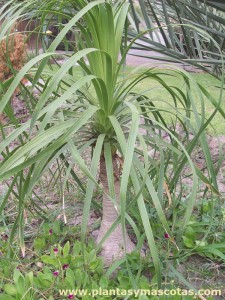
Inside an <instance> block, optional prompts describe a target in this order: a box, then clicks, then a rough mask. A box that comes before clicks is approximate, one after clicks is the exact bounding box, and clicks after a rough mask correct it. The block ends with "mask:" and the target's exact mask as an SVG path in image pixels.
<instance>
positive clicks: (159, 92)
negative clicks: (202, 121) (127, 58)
mask: <svg viewBox="0 0 225 300" xmlns="http://www.w3.org/2000/svg"><path fill="white" fill-rule="evenodd" d="M130 71H131V70H130V68H128V73H129V72H130ZM126 72H127V71H126ZM162 72H167V73H168V74H171V75H172V74H173V72H172V71H168V70H162ZM161 76H162V79H163V80H165V81H166V82H167V84H168V85H169V86H176V87H178V88H180V89H182V90H183V91H184V89H183V86H184V80H183V79H182V77H178V76H176V77H174V76H168V75H161ZM191 76H192V77H193V79H195V80H196V82H197V83H199V84H201V85H202V86H203V87H204V88H205V89H206V90H207V91H208V92H209V93H210V94H211V95H212V96H213V97H214V98H215V99H216V100H217V101H219V96H220V85H221V83H220V81H219V80H218V79H216V78H215V77H213V76H211V75H210V74H205V73H200V74H198V73H191ZM193 89H194V87H192V92H193V95H194V96H195V97H196V107H197V109H198V111H199V112H200V111H201V103H200V100H199V99H198V97H197V93H195V91H193ZM146 90H150V91H149V92H147V93H146V95H147V96H148V97H150V98H151V99H152V100H153V101H154V103H155V105H158V106H159V107H161V108H162V109H167V110H169V111H170V110H171V108H170V107H169V104H170V103H171V104H172V98H171V96H170V95H169V94H168V92H167V91H166V90H165V89H164V88H163V87H161V86H160V85H159V84H158V83H157V82H156V81H154V80H151V79H145V80H144V81H142V82H140V83H139V84H138V85H137V86H136V88H135V92H137V93H143V92H144V91H146ZM224 98H225V96H224ZM170 100H171V101H170ZM224 100H225V99H223V102H222V104H221V105H222V108H223V110H225V101H224ZM204 104H205V110H206V118H208V117H210V115H211V114H212V112H213V111H214V109H215V108H214V106H213V105H212V104H211V103H210V101H209V100H207V99H206V97H204ZM164 116H165V119H166V121H168V122H169V123H170V122H171V115H169V114H165V115H164ZM194 121H195V120H194V119H192V122H193V123H194ZM210 125H211V126H210V127H208V128H207V133H209V134H213V135H223V134H224V133H225V132H224V119H223V117H222V116H221V115H220V114H219V113H217V114H216V116H215V117H214V119H213V120H212V122H211V124H210Z"/></svg>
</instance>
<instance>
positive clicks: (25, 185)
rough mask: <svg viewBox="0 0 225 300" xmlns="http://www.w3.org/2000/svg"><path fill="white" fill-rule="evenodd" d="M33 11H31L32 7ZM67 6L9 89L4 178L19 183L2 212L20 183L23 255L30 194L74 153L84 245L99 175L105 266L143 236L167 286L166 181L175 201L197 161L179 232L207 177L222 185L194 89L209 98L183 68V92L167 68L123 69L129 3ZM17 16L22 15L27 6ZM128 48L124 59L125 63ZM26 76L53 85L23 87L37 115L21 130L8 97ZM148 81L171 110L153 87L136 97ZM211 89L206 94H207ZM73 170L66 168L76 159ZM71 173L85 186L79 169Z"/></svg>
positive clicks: (0, 170) (43, 12)
mask: <svg viewBox="0 0 225 300" xmlns="http://www.w3.org/2000/svg"><path fill="white" fill-rule="evenodd" d="M34 2H35V1H34ZM35 4H37V3H36V2H35ZM27 5H28V7H29V2H27ZM32 5H34V3H32ZM67 5H68V7H69V8H70V10H69V9H68V11H69V12H67V17H68V19H69V22H68V23H67V24H66V25H65V26H64V28H63V29H62V30H61V32H60V33H59V35H58V36H57V38H56V39H55V40H54V41H53V43H52V44H51V45H50V46H49V48H48V49H47V50H46V53H43V54H40V55H38V56H37V57H35V58H33V59H31V60H30V61H29V62H28V63H27V64H26V65H25V66H24V67H23V68H22V69H21V71H20V72H18V73H17V74H15V77H14V79H13V80H12V81H11V82H10V83H4V85H3V88H4V89H5V91H6V93H5V94H4V96H3V97H2V99H1V102H0V111H3V110H4V111H5V113H7V114H8V116H9V117H11V120H12V123H13V126H14V127H15V129H14V130H13V132H12V133H11V134H10V135H8V136H5V135H3V141H2V143H1V145H0V151H1V153H2V156H3V160H2V162H1V165H0V180H6V179H8V178H9V177H10V176H13V177H14V179H13V182H12V183H11V184H9V186H8V193H6V195H5V197H4V199H3V200H2V204H1V207H0V210H1V211H2V209H3V208H4V206H5V204H6V202H7V199H8V197H9V194H10V193H13V191H14V185H15V184H16V188H17V191H16V193H14V194H16V196H17V197H18V203H19V205H18V217H17V219H16V220H15V224H14V227H13V229H14V232H15V230H16V229H15V228H17V226H18V228H19V236H20V241H21V247H22V251H23V252H24V243H23V210H24V208H25V207H26V206H28V203H33V204H34V205H36V206H37V204H36V203H34V201H33V200H32V193H33V190H34V188H35V186H36V185H37V183H38V181H39V180H40V179H41V177H42V175H43V174H44V172H46V171H47V170H48V168H50V167H51V164H52V163H53V162H54V161H55V160H56V159H57V158H63V161H65V156H66V157H68V156H69V159H70V161H69V163H70V164H72V165H73V164H76V165H78V166H79V168H80V170H81V171H82V172H83V173H84V174H85V176H86V177H87V186H86V191H85V198H84V209H83V221H82V230H81V239H82V241H83V242H85V237H86V232H87V224H88V217H89V212H90V208H91V202H92V198H93V192H94V188H95V187H96V186H98V185H99V184H98V181H97V175H98V169H99V172H100V175H99V178H100V186H101V188H102V190H103V217H102V223H101V227H100V232H99V236H98V239H97V243H98V247H97V250H100V249H101V253H102V255H103V257H104V259H105V262H106V264H109V263H111V262H112V261H114V260H117V259H118V258H122V257H124V256H125V254H126V253H127V252H131V251H132V250H134V249H135V247H136V248H137V249H138V250H140V249H141V246H142V243H143V238H144V239H146V240H147V242H148V246H149V249H150V252H151V257H152V260H153V263H154V266H155V270H156V274H157V276H158V281H159V282H160V278H161V266H160V259H159V256H158V251H157V246H156V243H155V238H154V234H153V230H152V224H151V220H150V218H149V211H148V207H149V206H153V207H154V209H155V210H156V212H157V215H158V218H159V220H160V222H161V224H162V228H163V231H164V232H167V233H168V234H169V236H170V237H171V241H173V244H175V242H174V239H173V235H172V233H171V230H170V227H169V225H168V222H167V220H166V217H165V214H164V209H165V202H164V198H163V188H164V186H165V184H166V185H168V186H169V189H170V193H171V194H173V195H174V196H175V195H176V192H177V190H176V186H177V185H178V184H179V179H180V175H181V172H182V169H183V168H184V166H185V165H186V164H187V163H188V164H189V165H190V169H191V172H192V176H193V192H192V194H191V197H190V200H189V202H190V203H189V205H188V208H187V211H186V214H185V216H184V220H183V225H182V227H181V228H180V232H179V236H181V235H182V232H183V231H184V230H185V227H186V225H187V224H188V222H189V219H190V216H191V213H192V208H193V206H194V201H195V198H196V193H197V183H198V181H197V178H198V177H199V178H201V179H202V180H204V181H205V182H206V184H207V187H210V188H211V189H213V190H214V191H215V192H216V188H217V186H216V180H215V170H214V167H213V165H212V162H211V158H210V156H209V155H208V148H207V143H206V142H205V136H204V134H203V133H202V132H203V131H204V128H205V127H206V126H207V124H208V123H207V122H206V120H205V116H204V105H203V102H202V105H203V109H202V112H201V113H202V115H200V114H198V112H197V110H196V107H195V101H194V100H193V96H192V93H191V89H192V88H193V87H194V88H195V90H196V91H197V95H198V97H199V98H200V101H202V94H201V93H200V89H199V87H198V86H197V85H196V84H195V83H194V82H192V83H191V78H190V77H189V76H188V75H187V74H185V73H180V71H174V73H173V76H174V78H175V79H176V77H178V76H181V77H183V78H184V83H185V84H186V89H185V90H184V91H182V90H180V89H179V88H177V87H176V86H172V87H170V86H168V85H167V83H166V82H165V81H164V80H163V79H162V78H161V74H162V72H161V71H157V70H153V69H146V70H144V71H140V70H139V69H138V70H135V71H132V72H131V74H130V75H129V76H127V75H126V74H124V73H123V72H122V71H123V70H122V67H123V62H124V60H125V58H126V53H127V51H128V49H129V47H130V46H129V47H128V48H125V47H124V46H123V42H122V35H123V32H124V28H125V23H126V17H127V12H128V4H126V3H122V4H117V5H116V6H112V5H111V4H110V3H108V2H105V1H104V0H98V1H93V2H90V3H87V2H86V1H84V0H83V1H82V0H80V1H76V6H74V7H73V5H74V1H67ZM32 7H33V6H32ZM63 8H64V12H62V11H61V9H62V8H61V6H58V2H57V1H51V2H50V3H49V2H48V1H42V2H41V8H40V10H37V11H35V14H36V17H42V19H45V18H46V17H47V14H49V15H52V14H56V15H62V16H65V14H66V13H65V7H63ZM20 9H21V10H22V8H20ZM27 9H28V8H27V7H26V10H27ZM73 11H74V12H76V13H75V15H72V13H71V14H70V12H73ZM17 12H18V11H17ZM18 13H20V14H22V13H23V10H22V11H20V12H18ZM15 18H17V15H16V14H15ZM73 26H76V28H78V29H79V31H78V32H79V33H78V34H77V47H78V49H76V50H75V52H74V53H73V54H72V55H71V56H69V57H68V60H67V61H66V62H65V63H64V64H63V65H62V66H59V65H58V66H57V67H55V69H54V72H52V71H51V69H50V70H49V68H46V66H47V64H48V62H49V58H50V57H54V56H55V54H56V53H55V49H56V47H57V45H58V44H59V43H60V42H61V41H62V40H63V38H64V36H65V35H66V33H67V32H68V31H69V30H70V29H71V28H72V27H73ZM6 27H7V24H5V28H6ZM1 38H4V37H3V36H2V37H1ZM120 52H121V53H122V58H121V60H119V54H120ZM118 61H119V63H118ZM76 63H78V64H79V66H80V67H79V68H78V67H76V68H74V65H75V64H76ZM80 69H81V70H82V74H83V76H80V78H77V74H76V72H78V71H79V70H80ZM121 73H122V74H121ZM23 77H27V78H29V80H32V84H33V86H35V85H37V86H39V85H40V83H39V82H38V80H39V78H41V77H43V79H44V80H46V78H47V80H46V84H45V85H44V87H42V88H43V91H42V93H41V95H40V98H39V99H38V101H37V102H35V99H33V98H32V97H33V96H32V94H31V93H29V92H28V91H27V90H26V89H24V93H28V94H29V97H30V99H31V103H32V104H33V106H31V107H32V108H31V118H30V119H29V120H28V121H27V122H26V123H23V124H19V122H17V121H16V120H15V118H14V117H13V116H11V110H10V105H9V100H10V97H11V96H12V94H13V92H14V91H15V89H16V87H17V86H18V85H19V84H20V81H21V80H22V78H23ZM145 78H151V79H152V80H155V81H157V82H158V84H159V87H160V88H163V89H165V90H166V91H167V93H168V97H170V100H168V108H166V109H165V108H163V109H162V108H160V107H157V101H155V102H154V99H152V98H151V91H147V92H148V93H147V92H146V91H143V93H141V94H138V93H136V92H135V87H136V85H137V84H138V83H139V82H140V81H142V80H144V79H145ZM59 87H60V88H59ZM21 88H22V87H21ZM147 89H148V88H147ZM203 92H205V94H206V95H207V92H206V91H204V90H203ZM211 100H212V98H211ZM165 101H167V99H165ZM212 102H213V100H212ZM213 103H214V106H215V107H216V108H215V112H216V111H217V109H219V104H217V102H216V101H214V102H213ZM62 105H63V107H62ZM171 107H172V109H171ZM192 110H193V112H194V115H195V119H196V124H195V125H194V126H193V125H192V123H191V122H190V118H191V112H192ZM166 115H168V116H172V115H173V117H172V118H171V124H173V123H174V124H175V123H178V122H179V123H180V124H181V126H182V128H183V130H184V131H186V132H188V129H189V127H190V128H191V130H192V132H193V133H194V134H195V135H196V136H195V137H194V139H193V140H192V141H191V142H190V143H188V141H187V144H186V146H185V147H184V146H183V145H182V143H181V142H180V141H179V138H178V135H177V134H176V130H175V128H174V127H173V126H172V125H171V126H168V125H167V122H166V121H165V120H164V118H165V116H166ZM140 128H141V129H142V131H140V130H139V129H140ZM2 131H4V129H3V128H2ZM162 131H163V132H164V134H165V133H167V134H168V136H169V141H168V140H165V139H163V138H162ZM199 137H200V139H201V143H202V145H203V147H204V152H205V153H206V155H207V163H208V164H207V166H208V168H209V176H210V178H212V180H211V181H212V182H213V187H212V185H211V183H210V181H208V180H207V179H206V178H205V177H204V176H203V174H202V173H201V171H200V170H196V167H195V166H194V164H193V162H192V161H191V159H190V156H189V155H190V153H191V151H192V150H193V148H194V146H195V144H196V141H197V140H198V138H199ZM15 140H17V142H18V143H19V145H18V146H17V148H16V149H13V150H10V148H9V145H10V143H11V142H12V141H15ZM90 147H91V148H92V150H93V151H92V159H91V165H90V167H88V165H87V164H86V162H85V161H84V160H83V158H82V153H84V152H85V151H86V150H87V149H88V148H90ZM150 149H153V150H155V151H157V152H158V153H159V154H160V160H161V162H160V163H159V162H158V161H156V160H154V159H153V158H152V156H151V155H149V150H150ZM173 159H175V160H176V163H174V161H173ZM71 161H72V162H71ZM177 162H178V163H177ZM66 165H67V167H68V162H67V164H66ZM68 170H71V166H69V167H68ZM197 171H198V172H197ZM71 174H72V173H71ZM73 177H74V179H75V180H76V181H77V183H78V184H79V185H80V186H82V184H81V182H80V179H79V178H78V177H77V176H76V174H74V172H73ZM130 195H131V196H130ZM130 198H131V199H130ZM28 200H29V201H28ZM134 211H135V212H136V213H135V214H134V216H135V215H138V217H133V216H132V214H133V212H134ZM137 211H138V214H137ZM128 223H129V224H130V226H131V227H132V229H133V232H134V235H135V236H136V237H135V239H136V240H137V242H138V243H137V246H135V244H134V243H133V242H132V241H131V239H130V237H129V235H128V233H127V229H126V227H127V226H126V225H127V224H128ZM141 237H142V238H141Z"/></svg>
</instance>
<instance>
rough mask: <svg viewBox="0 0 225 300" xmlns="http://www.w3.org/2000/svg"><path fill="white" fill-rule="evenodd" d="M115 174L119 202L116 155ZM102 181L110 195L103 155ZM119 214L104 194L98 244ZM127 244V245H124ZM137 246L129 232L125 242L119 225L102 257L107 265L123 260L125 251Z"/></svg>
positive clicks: (108, 240) (101, 164) (114, 161)
mask: <svg viewBox="0 0 225 300" xmlns="http://www.w3.org/2000/svg"><path fill="white" fill-rule="evenodd" d="M112 163H113V172H114V186H115V195H116V199H117V201H118V202H119V196H120V181H119V168H118V165H117V159H116V154H114V155H113V156H112ZM100 181H101V184H102V186H103V189H104V191H105V192H106V193H107V194H109V187H108V180H107V172H106V164H105V159H104V156H103V155H102V157H101V160H100ZM117 217H118V213H117V211H116V209H115V207H114V204H113V203H112V201H111V200H110V199H109V198H108V197H107V196H106V195H105V194H103V217H102V222H101V227H100V231H99V235H98V238H97V243H99V242H100V241H101V239H102V238H103V236H104V235H105V234H106V233H107V231H108V230H109V229H110V227H111V226H112V224H113V223H114V222H115V221H116V219H117ZM124 242H125V243H124ZM134 247H135V245H134V244H133V242H132V241H131V240H130V238H129V236H128V234H127V232H125V240H124V238H123V233H122V226H121V225H118V226H117V227H116V228H115V230H114V231H113V232H112V233H111V235H110V236H109V237H108V238H107V240H106V241H105V242H104V243H103V245H102V251H101V255H102V256H103V258H104V262H105V264H106V265H109V264H110V263H112V261H115V260H118V259H121V258H122V257H124V256H125V249H126V252H127V253H130V252H131V251H132V250H134Z"/></svg>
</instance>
